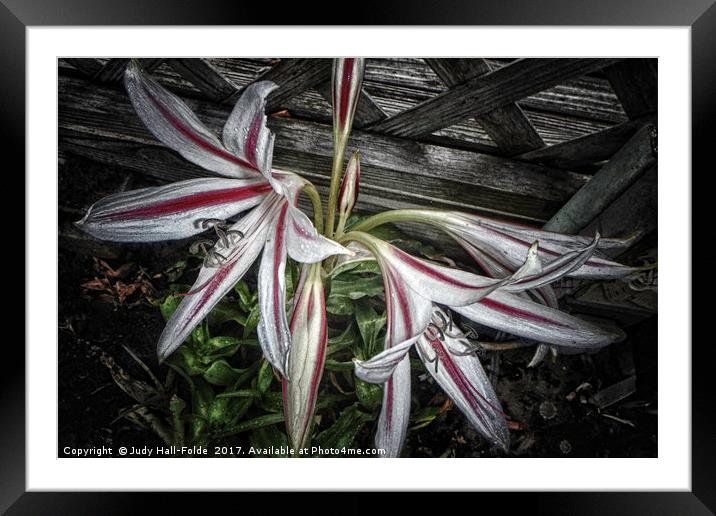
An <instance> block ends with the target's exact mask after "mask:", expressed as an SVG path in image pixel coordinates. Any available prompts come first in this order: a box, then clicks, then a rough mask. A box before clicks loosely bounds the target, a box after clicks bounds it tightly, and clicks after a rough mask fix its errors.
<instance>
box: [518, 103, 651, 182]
mask: <svg viewBox="0 0 716 516" xmlns="http://www.w3.org/2000/svg"><path fill="white" fill-rule="evenodd" d="M655 122H656V118H655V117H652V116H649V117H645V118H641V119H638V120H631V121H628V122H623V123H621V124H619V125H615V126H613V127H609V128H608V129H604V130H603V131H599V132H596V133H592V134H589V135H587V136H582V137H581V138H576V139H574V140H570V141H568V142H565V143H560V144H558V145H552V146H550V147H545V148H542V149H537V150H534V151H530V152H526V153H525V154H522V155H520V156H518V159H521V160H524V161H529V162H530V163H541V164H543V165H549V166H552V167H557V168H565V169H570V170H575V169H581V168H583V167H585V166H588V165H592V164H594V163H599V162H600V161H604V160H607V159H609V158H611V157H612V156H613V155H614V153H615V152H617V151H618V150H619V149H621V148H622V147H623V146H624V144H625V143H626V142H627V140H629V138H631V137H632V136H633V135H634V133H636V132H637V131H638V130H639V129H640V128H641V127H643V126H644V125H646V124H648V123H655Z"/></svg>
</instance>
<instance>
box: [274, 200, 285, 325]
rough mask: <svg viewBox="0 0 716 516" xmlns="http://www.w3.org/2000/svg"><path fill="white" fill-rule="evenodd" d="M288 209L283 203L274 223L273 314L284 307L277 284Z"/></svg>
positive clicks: (282, 254)
mask: <svg viewBox="0 0 716 516" xmlns="http://www.w3.org/2000/svg"><path fill="white" fill-rule="evenodd" d="M287 211H288V204H286V205H284V207H283V208H282V209H281V213H279V215H278V222H277V224H276V233H275V237H274V238H276V248H275V249H274V254H273V276H274V277H273V284H274V285H275V286H276V287H275V288H274V289H273V292H272V296H273V297H272V300H273V310H274V312H273V313H274V314H278V313H279V310H285V307H284V306H283V302H282V300H281V295H282V294H283V292H280V291H279V289H278V285H279V284H280V281H281V278H279V276H278V273H279V266H280V265H281V261H282V260H285V259H286V258H285V256H286V255H285V253H284V250H283V246H284V244H285V232H286V229H285V227H286V213H287Z"/></svg>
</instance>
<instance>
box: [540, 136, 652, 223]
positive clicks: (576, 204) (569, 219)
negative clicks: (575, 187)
mask: <svg viewBox="0 0 716 516" xmlns="http://www.w3.org/2000/svg"><path fill="white" fill-rule="evenodd" d="M655 138H656V128H655V127H654V126H653V125H651V124H649V125H646V126H644V127H642V128H641V129H639V131H637V133H636V134H635V135H634V136H632V137H631V138H630V139H629V141H628V142H627V143H626V145H624V147H622V148H621V149H620V150H619V152H617V153H616V154H615V155H614V157H613V158H612V159H611V160H610V161H609V162H608V163H607V164H606V165H604V166H603V167H602V168H601V169H600V170H599V172H597V173H596V174H595V175H594V177H593V178H592V179H591V180H590V181H589V182H588V183H587V184H586V185H585V186H584V187H582V188H581V189H580V190H579V191H578V192H577V193H576V194H574V197H572V198H571V199H570V200H569V202H567V203H566V204H565V205H564V206H562V208H560V210H559V212H557V213H556V214H555V215H554V216H553V217H552V218H551V219H550V220H549V222H547V224H545V226H544V229H547V230H549V231H556V232H558V233H569V234H574V233H577V232H578V231H580V230H581V229H582V228H584V227H585V226H586V225H587V224H588V223H589V222H590V221H591V220H593V219H594V218H595V217H597V216H598V215H599V214H600V213H601V212H602V211H603V210H604V209H605V208H606V207H607V206H609V204H611V203H612V202H613V201H615V200H616V199H617V198H618V197H619V196H620V195H621V193H622V192H624V191H625V190H626V189H627V188H629V186H631V185H632V184H633V183H634V182H635V181H636V180H637V179H638V178H639V177H640V176H641V175H642V174H643V173H644V172H645V171H646V170H648V169H649V168H651V167H652V166H654V165H656V149H655V146H654V144H655Z"/></svg>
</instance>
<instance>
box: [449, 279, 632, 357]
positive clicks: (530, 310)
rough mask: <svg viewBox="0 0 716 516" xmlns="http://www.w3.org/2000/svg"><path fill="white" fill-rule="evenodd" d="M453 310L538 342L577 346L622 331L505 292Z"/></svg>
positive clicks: (602, 341)
mask: <svg viewBox="0 0 716 516" xmlns="http://www.w3.org/2000/svg"><path fill="white" fill-rule="evenodd" d="M453 310H454V311H456V312H458V313H459V314H462V315H463V316H465V317H467V318H468V319H471V320H473V321H475V322H477V323H479V324H484V325H485V326H488V327H490V328H494V329H496V330H501V331H504V332H507V333H511V334H513V335H517V336H520V337H526V338H528V339H534V340H536V341H539V342H546V343H550V344H557V345H560V346H571V347H578V348H594V347H602V346H606V345H608V344H611V343H613V342H619V341H620V340H622V339H623V338H624V334H623V333H622V332H621V331H620V330H618V329H614V328H612V329H606V328H601V327H599V326H596V325H594V324H591V323H588V322H586V321H583V320H581V319H578V318H576V317H574V316H571V315H569V314H566V313H564V312H561V311H559V310H555V309H554V308H549V307H547V306H544V305H541V304H539V303H535V302H532V301H529V300H526V299H523V298H521V297H519V296H518V295H516V294H510V293H507V292H501V291H497V292H493V293H492V294H490V295H489V296H488V297H486V298H484V299H481V300H480V301H478V302H477V303H474V304H472V305H469V306H459V307H453Z"/></svg>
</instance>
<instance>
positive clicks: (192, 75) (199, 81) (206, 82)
mask: <svg viewBox="0 0 716 516" xmlns="http://www.w3.org/2000/svg"><path fill="white" fill-rule="evenodd" d="M168 63H169V66H171V67H172V68H174V70H176V71H177V72H178V73H179V74H180V75H182V76H183V77H184V78H186V79H187V80H188V81H189V82H191V83H192V84H193V85H194V86H195V87H197V88H198V89H200V90H201V91H202V92H204V93H205V94H206V96H207V97H208V98H209V99H211V100H214V101H217V102H223V101H224V100H226V99H227V98H229V97H230V96H231V95H233V94H234V93H236V91H237V89H238V88H236V86H234V85H233V84H232V83H231V81H229V80H228V79H226V78H225V77H224V76H223V75H222V74H221V73H220V72H219V71H218V70H217V69H216V68H214V66H212V65H211V63H210V62H209V61H208V60H207V59H198V58H193V59H191V58H190V59H169V60H168Z"/></svg>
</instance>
